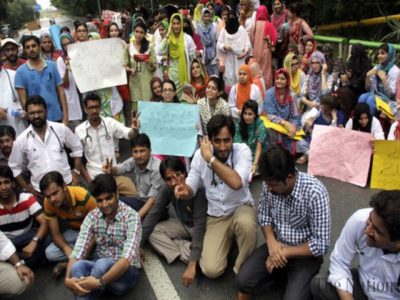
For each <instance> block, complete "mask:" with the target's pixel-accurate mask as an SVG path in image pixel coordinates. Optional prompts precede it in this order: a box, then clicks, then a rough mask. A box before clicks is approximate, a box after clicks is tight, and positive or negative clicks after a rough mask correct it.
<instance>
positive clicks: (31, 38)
mask: <svg viewBox="0 0 400 300" xmlns="http://www.w3.org/2000/svg"><path fill="white" fill-rule="evenodd" d="M29 41H35V43H36V44H37V45H38V46H39V45H40V39H39V38H38V37H37V36H36V35H24V36H23V37H22V39H21V44H22V48H25V44H26V43H27V42H29Z"/></svg>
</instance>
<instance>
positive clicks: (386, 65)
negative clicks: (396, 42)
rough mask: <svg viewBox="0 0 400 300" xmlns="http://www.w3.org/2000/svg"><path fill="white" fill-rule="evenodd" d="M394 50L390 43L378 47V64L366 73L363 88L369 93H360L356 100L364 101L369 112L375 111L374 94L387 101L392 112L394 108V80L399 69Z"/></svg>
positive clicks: (394, 110) (395, 111)
mask: <svg viewBox="0 0 400 300" xmlns="http://www.w3.org/2000/svg"><path fill="white" fill-rule="evenodd" d="M395 61H396V50H395V48H394V46H393V45H392V44H383V45H381V46H380V47H379V49H378V64H377V65H376V66H375V67H373V68H372V69H371V70H369V71H368V73H367V78H366V80H365V88H366V90H369V91H370V92H369V93H365V94H362V95H361V96H360V98H359V99H358V102H365V103H367V104H368V105H369V106H370V109H371V114H372V115H373V116H374V115H375V113H376V101H375V96H379V97H380V98H381V99H382V100H383V101H385V102H386V103H388V104H389V105H390V107H391V109H392V113H393V114H397V109H396V99H395V95H396V82H397V77H398V76H399V74H400V69H399V68H398V67H397V66H396V65H395Z"/></svg>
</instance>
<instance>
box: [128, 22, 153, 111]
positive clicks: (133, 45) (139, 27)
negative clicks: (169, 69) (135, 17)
mask: <svg viewBox="0 0 400 300" xmlns="http://www.w3.org/2000/svg"><path fill="white" fill-rule="evenodd" d="M146 31H147V26H146V24H144V23H142V22H140V21H139V22H137V23H136V24H135V26H134V27H133V34H134V39H131V41H130V43H129V48H128V49H127V50H126V54H125V65H126V67H127V70H128V72H129V89H130V94H131V99H132V110H133V111H137V105H138V101H139V100H142V101H147V100H149V99H150V97H151V91H150V90H149V81H150V80H151V78H152V77H153V73H154V71H155V70H156V66H157V64H156V56H155V51H154V45H153V43H152V42H149V41H148V40H147V38H146Z"/></svg>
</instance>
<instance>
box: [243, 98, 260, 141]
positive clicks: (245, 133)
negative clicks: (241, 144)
mask: <svg viewBox="0 0 400 300" xmlns="http://www.w3.org/2000/svg"><path fill="white" fill-rule="evenodd" d="M247 109H250V110H251V111H252V112H253V113H254V114H255V115H256V118H255V119H254V123H256V121H257V118H258V104H257V102H256V101H253V100H251V99H250V100H247V101H246V102H245V103H244V104H243V107H242V113H241V114H240V122H239V132H240V136H241V137H242V139H243V140H244V141H246V142H248V140H249V131H248V130H247V124H246V122H245V121H244V117H243V115H244V113H245V111H246V110H247ZM256 130H257V128H256V126H254V138H256Z"/></svg>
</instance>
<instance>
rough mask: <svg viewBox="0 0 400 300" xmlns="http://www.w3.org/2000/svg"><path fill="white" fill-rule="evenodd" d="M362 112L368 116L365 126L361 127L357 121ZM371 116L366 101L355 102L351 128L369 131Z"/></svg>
mask: <svg viewBox="0 0 400 300" xmlns="http://www.w3.org/2000/svg"><path fill="white" fill-rule="evenodd" d="M363 114H366V115H367V116H368V124H367V126H365V127H361V125H360V122H359V120H360V118H361V115H363ZM372 118H373V116H372V115H371V110H370V108H369V105H368V104H367V103H357V105H356V107H355V108H354V117H353V130H358V131H362V132H369V133H371V127H372Z"/></svg>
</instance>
